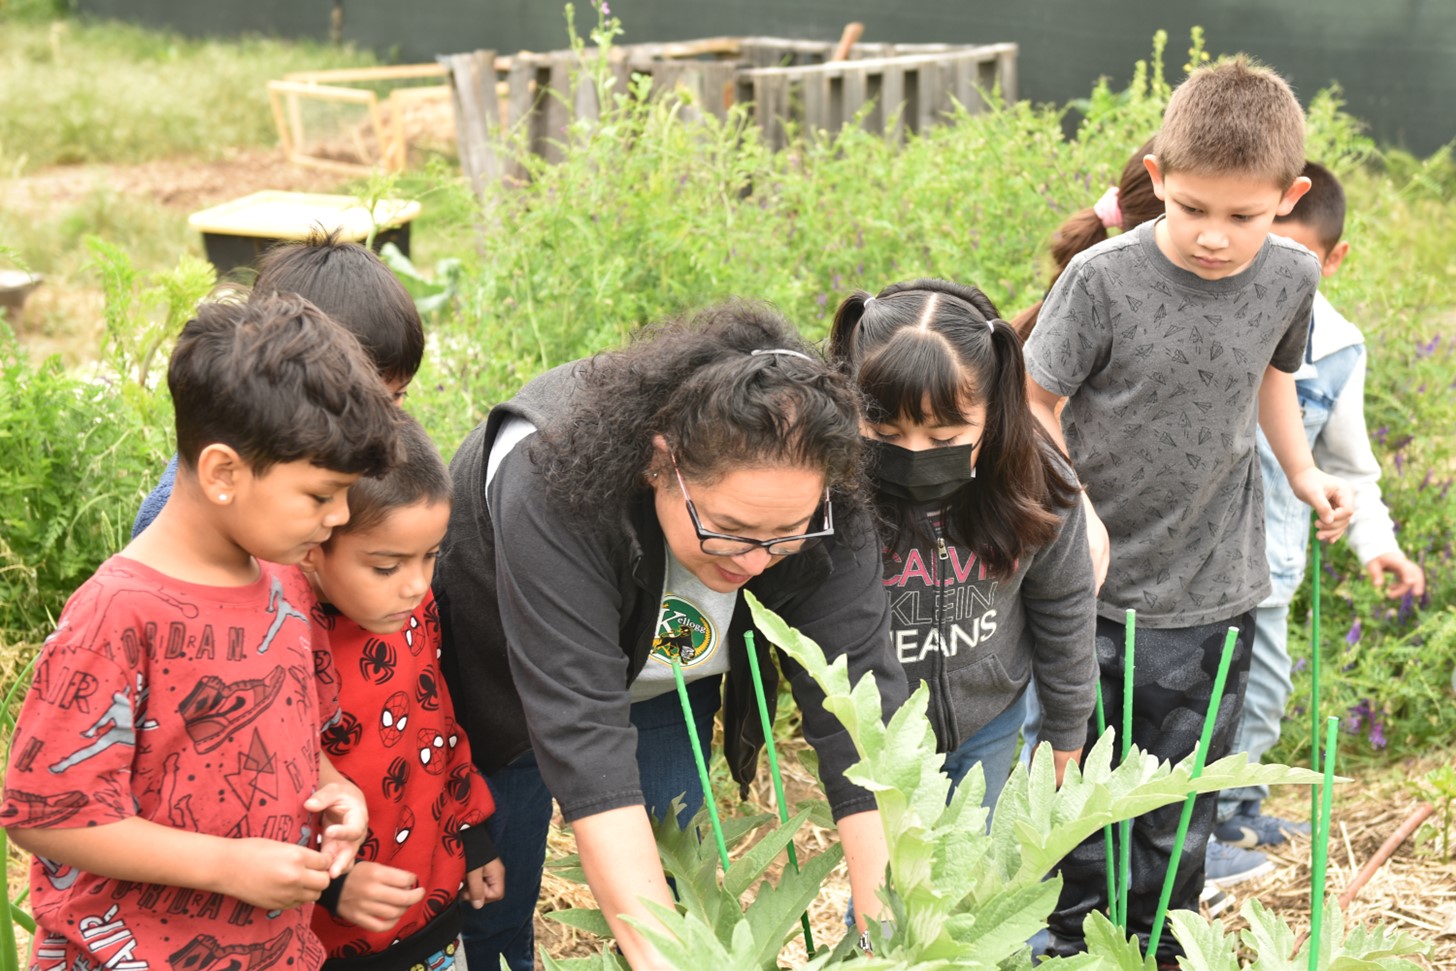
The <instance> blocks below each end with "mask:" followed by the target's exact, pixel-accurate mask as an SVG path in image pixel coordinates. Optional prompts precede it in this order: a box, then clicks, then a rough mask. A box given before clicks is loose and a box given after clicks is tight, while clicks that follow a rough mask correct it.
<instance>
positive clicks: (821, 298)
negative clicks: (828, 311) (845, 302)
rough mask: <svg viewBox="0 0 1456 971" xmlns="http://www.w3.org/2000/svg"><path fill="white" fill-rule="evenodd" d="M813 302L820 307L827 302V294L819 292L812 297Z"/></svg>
mask: <svg viewBox="0 0 1456 971" xmlns="http://www.w3.org/2000/svg"><path fill="white" fill-rule="evenodd" d="M814 302H815V303H817V304H818V305H819V306H821V307H822V306H824V305H825V304H827V303H828V302H829V294H827V293H821V294H819V296H817V297H815V298H814Z"/></svg>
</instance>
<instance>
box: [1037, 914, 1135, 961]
mask: <svg viewBox="0 0 1456 971" xmlns="http://www.w3.org/2000/svg"><path fill="white" fill-rule="evenodd" d="M1082 934H1083V936H1084V937H1085V938H1086V941H1087V954H1088V955H1089V956H1091V957H1095V958H1100V959H1101V960H1102V962H1103V965H1104V967H1106V968H1107V969H1108V971H1155V969H1156V968H1157V961H1156V960H1154V959H1152V958H1151V957H1149V958H1146V959H1145V958H1144V957H1143V952H1142V946H1141V944H1139V942H1138V938H1137V935H1135V934H1132V935H1128V934H1124V933H1123V932H1122V931H1121V930H1120V929H1118V928H1117V927H1116V926H1114V925H1113V923H1112V922H1111V921H1109V920H1108V919H1107V917H1106V916H1105V915H1104V914H1099V913H1098V912H1097V911H1095V910H1094V911H1093V912H1092V913H1090V914H1088V915H1087V917H1086V919H1085V920H1083V921H1082ZM1048 963H1050V962H1048ZM1053 966H1054V967H1060V965H1059V964H1056V965H1053Z"/></svg>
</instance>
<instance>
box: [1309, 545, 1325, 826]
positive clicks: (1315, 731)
mask: <svg viewBox="0 0 1456 971" xmlns="http://www.w3.org/2000/svg"><path fill="white" fill-rule="evenodd" d="M1310 533H1312V534H1313V535H1312V536H1311V539H1312V541H1313V543H1314V551H1313V553H1311V554H1310V563H1311V565H1312V566H1313V572H1314V580H1313V586H1314V589H1313V590H1312V591H1311V594H1310V599H1311V607H1312V613H1311V615H1310V623H1309V677H1310V681H1309V767H1310V768H1311V769H1314V771H1316V772H1318V771H1319V770H1320V737H1319V732H1320V574H1321V573H1322V572H1324V571H1323V569H1322V568H1321V566H1320V541H1319V520H1318V518H1316V520H1315V522H1314V524H1313V525H1312V526H1311V527H1310ZM1309 823H1310V829H1311V830H1312V832H1311V834H1310V835H1311V839H1313V840H1314V841H1315V842H1319V840H1320V831H1319V790H1318V789H1311V790H1310V793H1309Z"/></svg>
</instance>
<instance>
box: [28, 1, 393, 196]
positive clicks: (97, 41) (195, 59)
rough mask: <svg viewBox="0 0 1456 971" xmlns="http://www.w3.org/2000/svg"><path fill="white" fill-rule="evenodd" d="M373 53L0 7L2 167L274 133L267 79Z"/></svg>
mask: <svg viewBox="0 0 1456 971" xmlns="http://www.w3.org/2000/svg"><path fill="white" fill-rule="evenodd" d="M372 62H373V59H372V57H370V56H369V55H366V54H363V53H360V52H358V51H355V50H353V49H350V48H335V47H330V46H327V45H323V44H309V43H300V42H283V41H277V40H268V39H263V38H256V37H255V38H245V39H243V40H241V41H238V42H220V41H200V40H189V39H186V38H184V37H181V36H179V35H176V34H170V33H164V32H158V31H150V30H143V29H141V28H137V27H131V26H127V25H124V24H116V23H97V22H91V21H87V20H84V19H68V20H51V21H45V20H40V19H37V18H35V17H33V16H20V15H15V16H11V17H5V16H3V15H0V104H3V105H5V106H7V110H6V111H4V112H3V113H0V176H5V175H18V174H21V173H24V172H29V171H33V170H34V169H37V168H41V167H43V166H47V165H58V164H69V163H76V162H140V161H146V160H149V159H155V158H166V157H170V156H175V155H191V156H195V157H198V158H201V159H207V158H210V157H215V156H216V155H218V154H219V153H222V152H225V151H226V150H228V149H230V148H233V147H236V146H245V145H268V144H272V143H273V141H274V140H275V138H276V135H275V133H274V127H273V116H272V112H271V110H270V108H269V106H268V95H267V91H266V89H265V85H266V83H267V82H268V81H269V80H270V79H273V78H279V77H282V76H283V74H285V73H287V72H289V71H299V70H305V69H323V68H330V67H345V66H353V65H360V64H368V63H372ZM16 106H24V110H16Z"/></svg>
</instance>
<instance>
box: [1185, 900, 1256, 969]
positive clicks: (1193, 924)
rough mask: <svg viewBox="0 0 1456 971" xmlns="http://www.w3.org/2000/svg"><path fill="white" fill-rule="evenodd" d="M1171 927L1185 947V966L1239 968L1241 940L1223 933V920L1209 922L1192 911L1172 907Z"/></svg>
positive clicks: (1193, 967)
mask: <svg viewBox="0 0 1456 971" xmlns="http://www.w3.org/2000/svg"><path fill="white" fill-rule="evenodd" d="M1168 926H1169V928H1170V929H1171V930H1172V932H1173V936H1174V937H1175V938H1177V940H1178V943H1179V945H1181V946H1182V948H1183V952H1184V957H1183V959H1182V964H1183V967H1185V968H1189V969H1191V971H1239V958H1238V941H1237V940H1236V939H1235V937H1234V935H1232V934H1227V933H1225V932H1224V928H1223V921H1221V920H1215V921H1212V922H1209V921H1207V920H1205V919H1204V918H1203V917H1202V916H1200V915H1199V914H1197V913H1195V912H1193V911H1191V910H1173V911H1169V913H1168Z"/></svg>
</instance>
